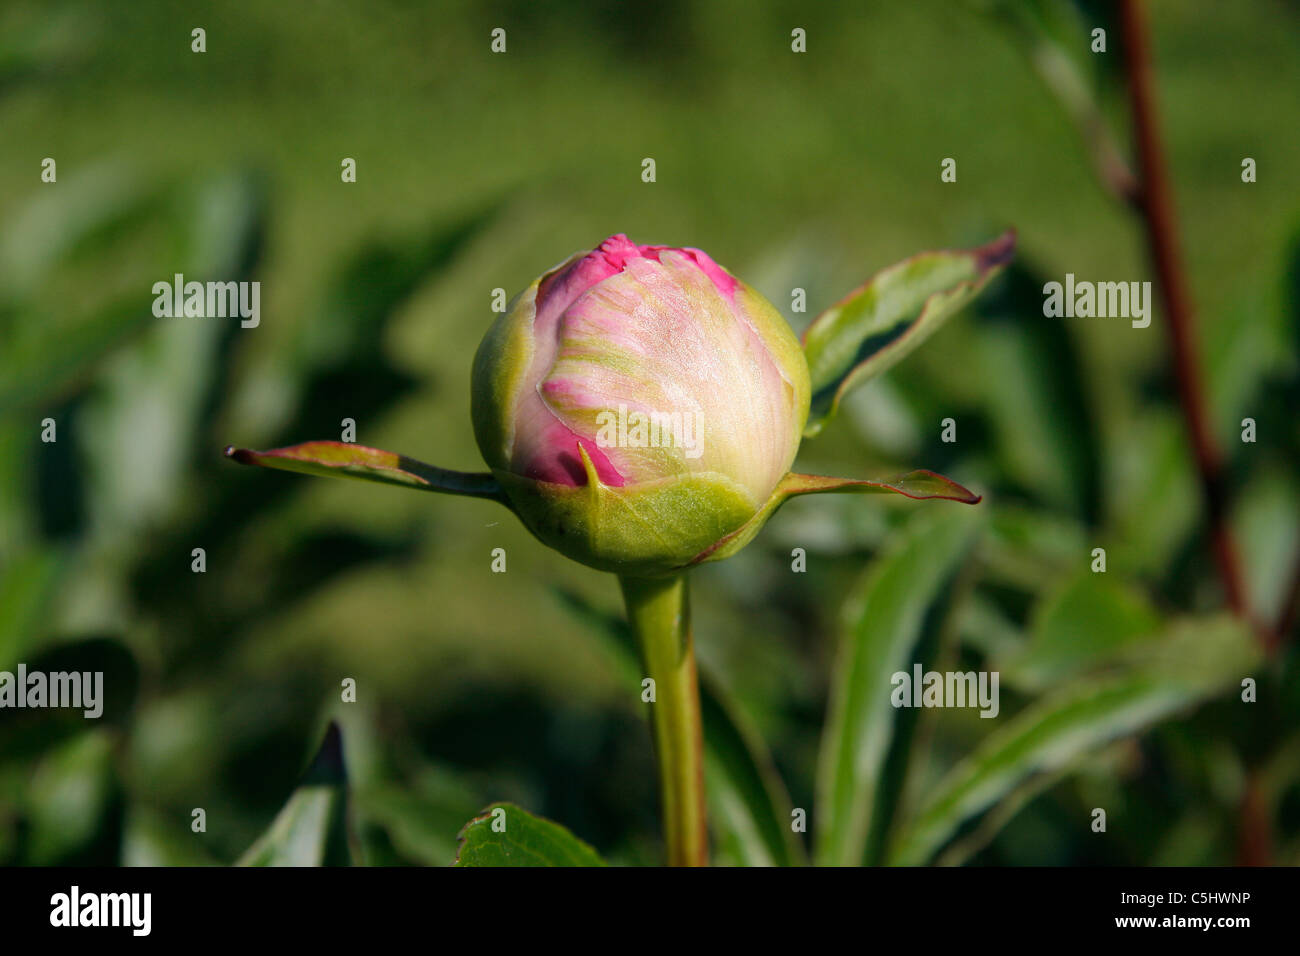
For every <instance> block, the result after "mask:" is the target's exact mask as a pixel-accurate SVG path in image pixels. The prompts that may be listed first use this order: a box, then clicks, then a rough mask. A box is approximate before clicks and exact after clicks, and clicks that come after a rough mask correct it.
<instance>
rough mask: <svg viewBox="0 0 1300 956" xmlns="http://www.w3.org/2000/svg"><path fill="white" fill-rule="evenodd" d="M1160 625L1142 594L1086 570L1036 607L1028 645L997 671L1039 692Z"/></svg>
mask: <svg viewBox="0 0 1300 956" xmlns="http://www.w3.org/2000/svg"><path fill="white" fill-rule="evenodd" d="M1160 623H1161V621H1160V616H1159V615H1158V614H1157V613H1156V611H1155V609H1154V608H1152V607H1151V605H1150V603H1149V602H1148V601H1147V600H1146V598H1145V597H1144V596H1143V595H1142V593H1141V592H1139V591H1136V590H1134V589H1133V588H1131V587H1128V586H1126V585H1124V584H1122V583H1121V582H1120V581H1118V580H1117V579H1115V578H1112V577H1111V576H1109V575H1103V574H1093V573H1092V572H1091V571H1089V570H1086V569H1085V570H1083V571H1081V572H1079V574H1078V575H1077V576H1076V577H1075V578H1074V579H1073V580H1071V581H1069V582H1067V583H1066V585H1065V586H1064V587H1061V588H1057V589H1055V590H1054V591H1053V592H1052V593H1050V594H1049V595H1048V596H1047V597H1046V598H1045V599H1044V600H1043V601H1042V602H1041V603H1040V604H1039V605H1038V607H1037V608H1036V609H1035V610H1034V615H1033V633H1032V637H1031V638H1030V641H1029V644H1028V645H1027V646H1026V647H1025V648H1024V650H1023V652H1021V653H1019V654H1016V655H1015V656H1014V657H1012V658H1010V659H1009V660H1007V661H1006V662H1005V663H1004V664H1001V665H1000V667H999V669H1000V670H1001V671H1002V676H1003V680H1004V681H1005V682H1006V683H1010V684H1014V685H1015V686H1016V687H1020V688H1027V689H1030V690H1035V691H1041V690H1043V689H1045V688H1047V687H1049V686H1052V685H1055V684H1058V683H1060V682H1061V681H1062V680H1066V679H1069V678H1072V677H1077V676H1080V675H1082V674H1083V673H1084V672H1086V671H1088V670H1090V669H1093V668H1095V667H1096V666H1098V665H1099V664H1101V663H1103V662H1105V661H1107V660H1110V659H1112V658H1113V657H1114V656H1115V655H1116V653H1117V652H1120V651H1122V650H1124V649H1126V648H1129V647H1131V646H1132V645H1133V644H1135V643H1136V642H1138V641H1141V640H1142V639H1143V638H1147V637H1151V636H1153V635H1154V634H1155V633H1156V632H1157V630H1158V629H1159V628H1160Z"/></svg>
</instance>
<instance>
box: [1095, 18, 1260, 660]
mask: <svg viewBox="0 0 1300 956" xmlns="http://www.w3.org/2000/svg"><path fill="white" fill-rule="evenodd" d="M1120 21H1121V29H1122V30H1123V40H1124V43H1123V46H1124V69H1125V73H1126V75H1127V77H1128V89H1129V96H1130V98H1131V100H1132V113H1133V132H1134V139H1135V141H1136V146H1137V153H1138V184H1139V190H1138V195H1137V199H1136V204H1137V207H1138V209H1139V210H1140V211H1141V213H1142V222H1143V226H1144V229H1145V231H1146V240H1147V248H1148V250H1149V252H1150V255H1151V260H1152V262H1153V264H1154V265H1155V269H1156V281H1157V285H1158V286H1159V289H1160V295H1161V298H1162V299H1163V301H1164V305H1165V317H1166V320H1167V321H1166V322H1165V328H1166V329H1167V330H1168V334H1169V346H1170V351H1171V353H1172V358H1173V363H1174V377H1175V380H1176V382H1177V388H1178V400H1179V403H1180V404H1181V405H1182V409H1183V417H1184V419H1185V420H1186V422H1187V430H1188V435H1189V437H1190V439H1191V444H1192V454H1193V456H1194V458H1195V460H1196V471H1197V474H1198V476H1199V478H1200V485H1201V494H1202V497H1203V498H1204V500H1205V509H1206V516H1207V518H1208V521H1209V526H1210V537H1211V540H1212V542H1213V546H1214V558H1215V562H1216V564H1217V565H1218V569H1219V578H1220V580H1221V581H1222V582H1223V591H1224V596H1225V598H1226V600H1227V602H1228V606H1229V607H1231V608H1232V610H1233V611H1234V612H1235V613H1237V614H1239V615H1241V616H1243V617H1246V618H1249V617H1250V610H1249V608H1248V607H1247V604H1246V588H1245V584H1244V580H1245V579H1244V576H1243V574H1242V570H1241V558H1240V555H1239V553H1238V551H1237V546H1236V543H1235V541H1234V540H1233V535H1232V529H1231V527H1230V526H1229V523H1228V494H1227V486H1226V482H1225V476H1224V469H1223V454H1222V452H1221V451H1220V449H1219V446H1218V444H1217V443H1216V442H1215V440H1214V434H1213V431H1212V430H1211V428H1210V420H1209V413H1208V410H1207V408H1206V401H1205V391H1204V388H1203V387H1202V379H1201V364H1200V356H1199V354H1198V351H1197V342H1196V329H1195V319H1194V317H1193V314H1192V302H1191V296H1190V295H1189V293H1188V286H1187V279H1186V274H1185V272H1184V270H1183V264H1182V256H1181V253H1180V251H1179V247H1178V230H1177V226H1176V224H1175V217H1174V206H1173V198H1172V195H1171V190H1170V187H1169V176H1168V172H1167V170H1166V166H1165V160H1164V150H1163V147H1162V144H1161V141H1160V131H1159V128H1158V125H1157V120H1156V114H1155V105H1154V98H1153V95H1152V83H1151V67H1150V52H1149V47H1148V43H1147V35H1146V25H1145V23H1144V22H1143V17H1142V13H1141V10H1140V9H1139V4H1138V0H1121V2H1120ZM1260 637H1261V640H1262V642H1263V643H1264V645H1265V647H1266V648H1269V649H1270V650H1271V648H1272V644H1273V643H1274V642H1273V639H1272V637H1271V635H1270V634H1269V633H1268V632H1267V631H1266V630H1262V629H1261V630H1260Z"/></svg>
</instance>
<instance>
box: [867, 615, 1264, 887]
mask: <svg viewBox="0 0 1300 956" xmlns="http://www.w3.org/2000/svg"><path fill="white" fill-rule="evenodd" d="M1258 660H1259V652H1258V650H1257V649H1256V647H1255V643H1254V641H1253V639H1252V636H1251V634H1250V631H1249V629H1248V628H1247V627H1245V626H1244V625H1243V624H1241V623H1240V622H1239V621H1237V620H1235V619H1233V618H1230V617H1216V618H1210V619H1206V620H1191V621H1185V622H1181V623H1179V624H1178V625H1175V626H1174V627H1173V628H1172V629H1171V631H1170V632H1169V634H1168V635H1167V636H1166V637H1165V638H1164V639H1163V640H1161V641H1159V642H1158V645H1152V646H1147V645H1144V646H1142V647H1140V648H1137V649H1135V650H1134V652H1133V653H1132V654H1131V655H1130V656H1129V659H1128V660H1127V661H1126V666H1124V667H1123V668H1121V669H1119V670H1117V671H1116V672H1115V673H1113V674H1110V675H1107V676H1103V677H1089V678H1083V679H1080V680H1078V681H1075V682H1073V683H1071V684H1069V685H1068V686H1066V687H1064V688H1062V689H1061V690H1060V691H1058V692H1056V693H1053V694H1051V695H1050V696H1048V697H1046V698H1044V699H1042V700H1040V701H1038V702H1037V703H1035V704H1033V705H1032V706H1030V707H1028V708H1026V709H1025V710H1024V711H1022V712H1021V713H1019V714H1017V715H1016V716H1015V717H1014V718H1012V719H1011V720H1010V721H1009V722H1008V723H1007V724H1006V726H1005V727H1003V728H1001V729H1000V730H998V731H995V732H994V733H993V734H991V735H990V736H989V737H987V738H986V739H985V740H984V742H983V743H981V744H980V745H979V747H978V748H977V749H976V750H975V752H974V753H973V754H971V756H970V757H968V758H967V759H965V760H963V761H962V762H961V763H959V764H958V765H957V766H956V767H954V768H953V769H952V771H951V772H950V773H948V775H947V776H946V777H944V779H943V780H941V781H940V782H939V784H938V786H937V787H935V788H933V789H932V790H931V792H930V797H929V800H928V801H927V802H926V804H925V806H924V807H923V808H922V809H921V810H920V812H919V813H918V814H917V816H916V817H915V818H914V819H913V820H912V821H911V822H910V824H909V825H907V826H905V827H904V828H902V829H901V830H900V831H899V834H898V837H897V839H896V841H895V844H894V847H893V850H892V852H891V854H890V862H892V863H896V864H905V865H917V864H923V863H925V862H926V861H927V860H929V859H930V858H931V857H932V856H933V855H934V853H935V852H936V851H937V850H938V849H939V848H940V847H941V846H943V844H944V843H945V842H947V841H948V840H949V839H950V838H951V837H952V836H953V834H954V833H956V832H957V830H958V828H959V827H960V826H961V825H962V824H963V823H964V822H965V821H967V820H969V819H971V818H973V817H975V816H977V815H979V814H981V813H983V812H984V811H985V810H987V809H988V808H990V807H992V806H994V805H995V804H997V803H998V802H999V801H1000V800H1002V798H1003V797H1005V796H1007V795H1008V794H1010V793H1012V792H1013V791H1014V790H1016V789H1017V788H1018V787H1020V786H1021V785H1022V784H1025V783H1026V782H1028V781H1030V780H1031V779H1032V778H1034V777H1036V776H1037V775H1039V774H1051V773H1054V772H1056V771H1058V770H1060V769H1061V768H1063V767H1067V766H1069V765H1070V764H1071V763H1072V762H1073V761H1074V760H1075V759H1076V758H1078V757H1079V756H1080V755H1081V754H1084V753H1087V752H1089V751H1092V750H1095V749H1098V748H1100V747H1102V746H1104V745H1105V744H1108V743H1110V742H1111V741H1113V740H1116V739H1118V738H1120V737H1125V736H1129V735H1132V734H1137V733H1141V732H1143V731H1144V730H1146V729H1147V728H1149V727H1151V726H1153V725H1155V724H1157V723H1159V722H1160V721H1162V720H1164V719H1165V718H1167V717H1169V716H1171V715H1173V714H1175V713H1178V712H1179V711H1182V710H1184V709H1186V708H1188V707H1191V706H1193V705H1195V704H1197V703H1200V702H1201V701H1203V700H1205V699H1207V698H1209V697H1211V696H1213V695H1215V694H1217V693H1219V692H1221V691H1223V690H1225V689H1226V688H1227V687H1230V686H1236V685H1237V684H1238V683H1239V681H1240V680H1241V678H1242V677H1243V676H1246V675H1248V674H1249V672H1250V669H1251V667H1253V666H1254V665H1255V664H1256V663H1257V662H1258Z"/></svg>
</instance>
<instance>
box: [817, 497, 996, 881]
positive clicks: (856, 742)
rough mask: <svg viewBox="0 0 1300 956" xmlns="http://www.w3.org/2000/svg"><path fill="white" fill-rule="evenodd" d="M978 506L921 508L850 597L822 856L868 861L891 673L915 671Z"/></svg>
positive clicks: (820, 811)
mask: <svg viewBox="0 0 1300 956" xmlns="http://www.w3.org/2000/svg"><path fill="white" fill-rule="evenodd" d="M979 521H980V515H979V512H977V511H966V510H964V509H945V510H943V511H939V510H934V511H926V512H924V513H921V514H918V515H917V517H916V519H914V520H913V521H912V522H911V523H910V524H909V525H908V526H907V527H906V528H905V529H904V531H903V532H902V533H901V534H900V536H899V537H898V538H897V539H896V541H895V542H894V544H893V547H892V549H891V550H890V551H889V552H888V553H886V554H884V555H882V556H881V557H879V558H877V559H876V560H875V561H874V562H873V563H872V565H871V566H870V568H869V569H868V571H867V574H866V576H865V578H864V579H863V582H862V584H861V585H860V586H859V588H858V589H857V591H856V593H855V594H854V595H853V596H852V598H851V599H850V600H849V602H848V603H847V604H846V609H845V629H844V634H843V636H842V638H841V640H840V647H839V652H838V656H837V659H836V663H835V669H834V677H833V685H832V688H831V701H830V709H829V714H828V716H827V719H826V725H825V728H824V730H823V732H822V743H821V753H820V755H819V758H818V771H817V838H816V854H815V856H816V860H817V862H818V863H819V864H821V865H838V866H854V865H857V864H859V863H860V862H861V861H862V857H863V853H864V849H865V846H866V841H867V837H868V834H869V833H870V830H871V826H872V816H873V813H874V812H875V809H876V804H877V787H878V785H879V783H880V780H881V775H882V771H883V768H884V765H885V758H886V756H887V754H888V750H889V744H890V740H891V738H892V735H893V730H894V722H895V711H894V707H893V705H892V704H891V702H890V695H891V690H892V684H891V677H892V675H893V674H895V673H897V672H898V671H901V670H909V669H910V666H911V664H912V663H913V660H914V659H913V654H914V652H915V649H916V646H917V644H918V643H919V642H920V640H921V638H922V629H923V625H924V623H925V621H926V616H927V612H928V611H929V609H930V608H931V607H932V606H933V605H935V604H937V603H938V602H939V600H940V598H941V597H942V595H943V592H944V589H945V585H946V584H947V583H948V582H949V581H950V580H951V579H952V577H953V576H954V574H955V573H956V571H957V568H958V566H959V565H960V563H961V560H962V558H963V556H964V555H965V554H966V553H967V551H968V549H969V548H970V546H971V543H972V541H973V539H974V536H975V532H976V530H977V528H978V527H979Z"/></svg>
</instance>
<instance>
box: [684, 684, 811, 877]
mask: <svg viewBox="0 0 1300 956" xmlns="http://www.w3.org/2000/svg"><path fill="white" fill-rule="evenodd" d="M700 711H701V721H702V723H703V724H704V775H705V780H706V781H707V784H708V789H707V796H708V801H709V805H710V807H712V808H713V814H712V816H713V818H714V819H713V822H714V829H715V831H716V832H717V836H718V837H719V838H720V840H721V842H723V843H725V844H726V846H727V848H728V849H729V850H730V851H731V855H732V856H733V857H734V858H735V861H736V862H737V863H738V864H740V865H741V866H801V865H803V864H806V863H807V862H808V861H807V858H806V854H805V853H804V849H803V844H802V843H800V842H799V839H798V838H797V837H796V836H795V834H794V830H793V829H792V828H791V825H790V824H791V820H792V819H793V816H792V812H793V807H792V806H791V805H790V797H789V794H788V793H787V792H786V789H785V785H784V784H783V783H782V782H781V779H780V777H779V776H778V775H777V772H776V767H775V766H774V765H773V763H772V758H771V756H770V755H769V754H768V752H767V747H766V746H765V745H764V743H763V741H762V740H761V739H760V738H759V736H758V735H757V733H756V732H754V730H753V729H752V728H751V727H750V726H749V724H748V722H747V721H746V720H745V719H744V718H743V717H742V716H741V714H740V713H739V711H738V710H737V709H736V707H735V706H734V705H733V704H732V703H731V702H730V701H729V700H728V699H727V698H726V696H725V695H724V693H723V692H722V691H721V689H720V688H719V687H717V686H716V685H715V682H714V681H712V680H710V679H709V678H708V676H707V675H702V676H701V678H700Z"/></svg>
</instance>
